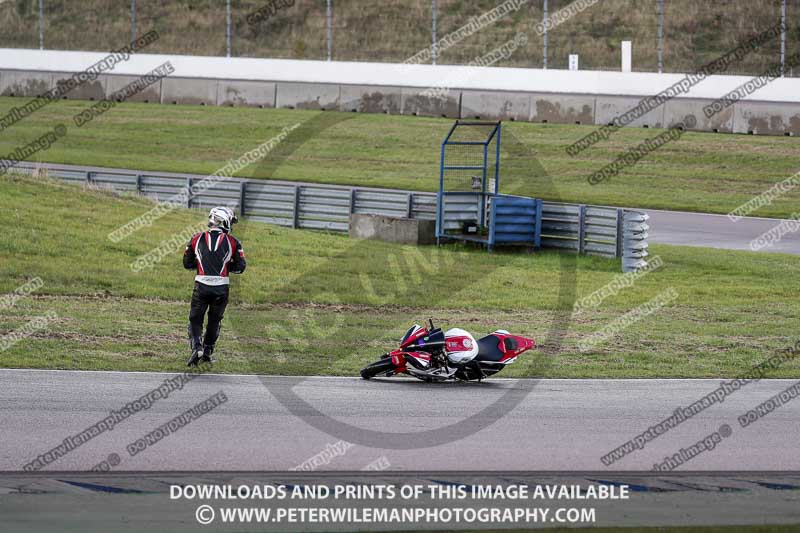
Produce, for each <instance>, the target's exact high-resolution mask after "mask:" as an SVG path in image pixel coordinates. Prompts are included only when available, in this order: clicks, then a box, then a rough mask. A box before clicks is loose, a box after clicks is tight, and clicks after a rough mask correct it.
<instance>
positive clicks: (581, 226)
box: [578, 205, 586, 255]
mask: <svg viewBox="0 0 800 533" xmlns="http://www.w3.org/2000/svg"><path fill="white" fill-rule="evenodd" d="M585 251H586V206H585V205H579V206H578V254H579V255H581V254H583V253H584V252H585Z"/></svg>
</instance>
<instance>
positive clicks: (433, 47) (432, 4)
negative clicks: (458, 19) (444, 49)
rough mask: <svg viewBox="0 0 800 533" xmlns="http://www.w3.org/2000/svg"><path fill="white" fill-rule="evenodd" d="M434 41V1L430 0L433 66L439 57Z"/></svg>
mask: <svg viewBox="0 0 800 533" xmlns="http://www.w3.org/2000/svg"><path fill="white" fill-rule="evenodd" d="M436 41H437V39H436V0H431V61H432V64H433V65H435V64H436V59H437V58H438V56H439V50H438V48H437V46H436Z"/></svg>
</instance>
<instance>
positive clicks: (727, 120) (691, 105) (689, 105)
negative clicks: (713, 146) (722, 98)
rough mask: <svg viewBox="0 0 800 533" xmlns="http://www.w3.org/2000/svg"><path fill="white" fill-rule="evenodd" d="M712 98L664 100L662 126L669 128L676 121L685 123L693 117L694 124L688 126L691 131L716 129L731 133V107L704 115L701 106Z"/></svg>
mask: <svg viewBox="0 0 800 533" xmlns="http://www.w3.org/2000/svg"><path fill="white" fill-rule="evenodd" d="M712 102H713V100H694V99H691V100H689V99H676V98H673V99H672V100H670V101H668V102H666V103H665V104H664V105H663V107H664V127H665V128H671V127H673V126H675V125H677V124H678V123H683V124H686V123H687V121H690V119H691V118H694V121H695V126H694V127H693V128H688V129H689V130H693V131H717V132H721V133H731V132H732V131H733V107H729V108H727V109H723V110H721V111H719V112H718V113H716V114H714V115H712V116H711V117H710V118H708V117H706V115H705V112H704V111H703V108H704V107H705V106H707V105H709V104H711V103H712Z"/></svg>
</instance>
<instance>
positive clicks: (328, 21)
mask: <svg viewBox="0 0 800 533" xmlns="http://www.w3.org/2000/svg"><path fill="white" fill-rule="evenodd" d="M331 1H332V0H328V1H327V6H326V8H325V19H326V24H327V27H328V61H331V60H332V58H333V20H332V19H333V7H332V6H331Z"/></svg>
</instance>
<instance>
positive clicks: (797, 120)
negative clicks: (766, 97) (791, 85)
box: [733, 102, 800, 135]
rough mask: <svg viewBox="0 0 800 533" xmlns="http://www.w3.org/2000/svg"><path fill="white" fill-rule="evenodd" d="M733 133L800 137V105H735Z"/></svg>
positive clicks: (746, 103) (742, 103)
mask: <svg viewBox="0 0 800 533" xmlns="http://www.w3.org/2000/svg"><path fill="white" fill-rule="evenodd" d="M733 132H734V133H750V132H752V133H753V134H755V135H786V134H787V133H788V134H791V135H800V104H778V103H771V102H738V103H736V104H734V105H733Z"/></svg>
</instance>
